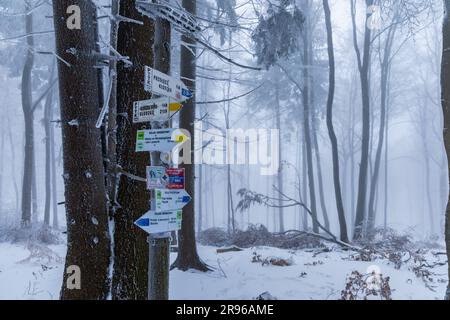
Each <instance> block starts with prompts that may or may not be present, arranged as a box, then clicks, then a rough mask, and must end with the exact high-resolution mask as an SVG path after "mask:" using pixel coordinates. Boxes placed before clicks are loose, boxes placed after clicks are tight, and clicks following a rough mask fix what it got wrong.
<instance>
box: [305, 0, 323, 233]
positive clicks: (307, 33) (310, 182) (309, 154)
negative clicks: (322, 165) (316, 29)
mask: <svg viewBox="0 0 450 320" xmlns="http://www.w3.org/2000/svg"><path fill="white" fill-rule="evenodd" d="M305 6H306V10H307V13H306V22H305V24H306V25H305V28H304V44H305V45H304V46H303V47H304V49H303V65H304V71H303V94H302V97H303V99H302V100H303V130H304V135H305V144H306V159H307V166H308V186H309V198H310V209H311V213H312V220H313V221H312V223H313V231H314V232H316V233H318V232H319V226H318V224H317V222H318V220H317V204H316V190H315V182H314V164H313V154H312V153H313V151H312V139H311V90H312V88H311V86H312V81H311V75H310V63H311V61H312V59H311V54H312V53H311V51H310V46H309V43H310V41H311V32H312V31H311V18H310V12H311V3H310V1H309V0H308V1H307V4H306V5H305Z"/></svg>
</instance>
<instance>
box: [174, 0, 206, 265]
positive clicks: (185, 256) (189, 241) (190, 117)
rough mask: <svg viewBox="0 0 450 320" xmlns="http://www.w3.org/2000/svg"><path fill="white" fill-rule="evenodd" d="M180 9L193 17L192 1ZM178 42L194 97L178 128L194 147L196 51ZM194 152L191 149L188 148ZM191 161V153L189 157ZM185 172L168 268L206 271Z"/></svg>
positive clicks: (188, 167) (190, 179)
mask: <svg viewBox="0 0 450 320" xmlns="http://www.w3.org/2000/svg"><path fill="white" fill-rule="evenodd" d="M182 6H183V8H184V9H185V10H186V11H187V12H189V13H191V14H192V15H194V16H195V15H196V14H197V1H196V0H183V3H182ZM181 41H183V42H185V43H187V44H188V45H189V46H190V49H191V50H189V49H187V48H186V47H185V46H182V48H181V72H180V73H181V77H182V78H183V80H184V81H185V84H186V85H187V87H188V88H189V89H190V90H191V91H192V92H194V97H193V98H191V99H189V100H188V101H186V103H185V104H184V107H183V109H181V112H180V128H182V129H185V130H188V131H189V132H190V133H191V143H192V146H195V141H194V136H195V134H194V122H195V81H191V80H188V79H192V80H195V78H196V73H197V72H196V71H197V70H196V56H195V54H196V50H195V41H194V40H192V39H191V38H189V37H187V36H182V38H181ZM192 152H194V148H192ZM191 158H192V159H194V153H192V154H191ZM183 167H184V168H185V171H186V191H187V192H188V193H189V194H190V195H191V197H192V201H191V202H190V203H189V204H188V205H187V206H186V207H185V208H184V209H183V222H182V227H181V231H180V232H179V245H178V248H179V249H178V256H177V259H176V261H175V262H174V264H173V265H172V268H176V269H180V270H183V271H187V270H189V269H196V270H200V271H207V270H208V268H207V267H206V265H205V264H204V263H203V262H202V261H201V260H200V257H199V256H198V253H197V244H196V241H195V203H194V202H195V201H194V199H195V165H193V164H184V165H183Z"/></svg>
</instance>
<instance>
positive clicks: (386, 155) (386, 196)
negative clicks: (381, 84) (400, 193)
mask: <svg viewBox="0 0 450 320" xmlns="http://www.w3.org/2000/svg"><path fill="white" fill-rule="evenodd" d="M385 131H386V133H385V134H384V136H385V142H384V188H383V192H384V207H383V209H384V221H383V228H384V231H385V232H386V231H387V226H388V200H389V192H388V186H389V183H388V179H389V108H388V109H387V110H386V127H385Z"/></svg>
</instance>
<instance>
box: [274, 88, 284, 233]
mask: <svg viewBox="0 0 450 320" xmlns="http://www.w3.org/2000/svg"><path fill="white" fill-rule="evenodd" d="M275 103H276V110H275V114H276V124H277V129H278V131H279V135H278V161H279V165H278V175H277V185H278V190H280V193H281V194H284V188H283V137H282V134H281V105H280V88H279V86H278V83H276V84H275ZM278 197H279V198H280V200H279V201H278V206H279V208H278V222H279V226H278V231H279V232H284V210H283V200H282V199H281V198H282V197H281V196H278Z"/></svg>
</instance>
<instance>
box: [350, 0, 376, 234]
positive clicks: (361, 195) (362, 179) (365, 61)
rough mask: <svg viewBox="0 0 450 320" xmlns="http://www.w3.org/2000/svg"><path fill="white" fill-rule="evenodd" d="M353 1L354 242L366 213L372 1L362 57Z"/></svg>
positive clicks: (367, 4)
mask: <svg viewBox="0 0 450 320" xmlns="http://www.w3.org/2000/svg"><path fill="white" fill-rule="evenodd" d="M354 1H355V0H350V3H351V11H352V12H351V15H352V26H353V44H354V48H355V52H356V55H357V61H358V69H359V75H360V80H361V95H362V114H363V115H362V144H361V162H360V168H359V179H358V200H357V204H356V219H355V231H354V235H353V238H354V240H360V239H361V238H362V237H363V227H364V220H365V218H366V212H367V204H366V201H367V180H368V179H367V178H368V169H369V145H370V84H369V68H370V42H371V30H370V28H369V27H368V20H369V18H370V12H369V10H367V8H368V7H370V6H371V5H372V4H373V0H366V1H365V2H366V11H367V13H366V19H365V22H364V24H365V25H364V30H365V31H364V46H363V55H362V56H361V52H360V50H359V46H358V36H357V34H358V31H357V27H356V7H355V3H354Z"/></svg>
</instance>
